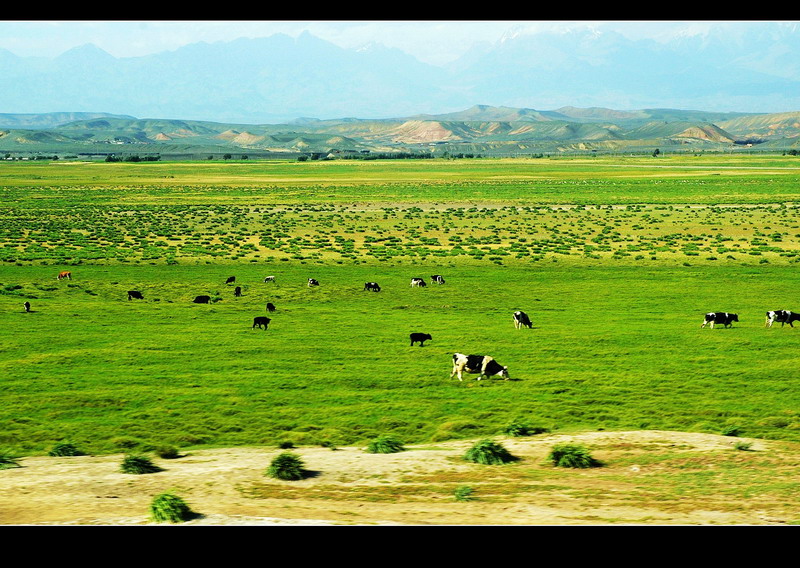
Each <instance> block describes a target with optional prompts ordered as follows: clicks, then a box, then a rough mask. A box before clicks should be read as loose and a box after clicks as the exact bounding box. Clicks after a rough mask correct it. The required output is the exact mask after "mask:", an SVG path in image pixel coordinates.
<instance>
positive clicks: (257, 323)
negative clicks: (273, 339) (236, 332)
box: [251, 316, 272, 331]
mask: <svg viewBox="0 0 800 568" xmlns="http://www.w3.org/2000/svg"><path fill="white" fill-rule="evenodd" d="M271 321H272V320H271V319H269V318H268V317H266V316H256V317H254V318H253V327H252V328H251V329H255V328H257V327H260V328H261V329H263V330H264V331H266V330H267V328H268V327H269V322H271Z"/></svg>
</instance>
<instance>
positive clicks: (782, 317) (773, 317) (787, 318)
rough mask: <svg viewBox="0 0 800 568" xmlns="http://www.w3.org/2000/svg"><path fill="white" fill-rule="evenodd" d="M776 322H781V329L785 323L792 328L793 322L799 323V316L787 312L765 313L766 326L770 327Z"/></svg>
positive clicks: (795, 313)
mask: <svg viewBox="0 0 800 568" xmlns="http://www.w3.org/2000/svg"><path fill="white" fill-rule="evenodd" d="M776 321H779V322H781V327H783V324H786V323H788V324H789V325H790V326H792V327H794V323H793V322H796V321H800V314H799V313H797V312H792V311H789V310H773V311H771V312H767V323H766V326H767V327H772V324H773V323H775V322H776Z"/></svg>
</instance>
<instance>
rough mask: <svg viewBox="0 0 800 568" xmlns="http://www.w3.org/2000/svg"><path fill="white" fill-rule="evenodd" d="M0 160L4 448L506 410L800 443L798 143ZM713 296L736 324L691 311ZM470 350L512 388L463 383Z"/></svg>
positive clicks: (501, 416) (511, 414)
mask: <svg viewBox="0 0 800 568" xmlns="http://www.w3.org/2000/svg"><path fill="white" fill-rule="evenodd" d="M0 172H2V177H0V179H2V180H3V183H2V187H0V192H2V195H3V202H2V206H0V218H2V225H0V226H1V227H2V234H0V325H2V327H3V329H5V330H8V331H10V332H8V331H7V333H5V334H3V335H2V336H0V337H1V338H0V370H1V371H2V374H1V375H0V376H2V380H0V393H2V395H1V396H2V402H3V404H2V406H0V448H9V449H10V450H13V451H15V452H17V453H20V454H23V455H30V454H41V453H46V452H47V450H49V448H51V447H52V446H53V444H55V443H56V442H57V441H59V440H70V441H72V442H75V443H76V444H78V445H80V446H81V447H83V448H85V449H86V450H87V451H92V452H96V453H102V452H114V451H119V450H122V449H130V448H139V449H148V448H152V447H155V446H159V445H164V444H174V445H178V446H180V447H191V446H196V445H201V444H203V445H213V446H228V445H245V444H247V445H250V444H268V445H274V444H276V443H278V442H280V441H283V440H288V441H292V442H294V443H296V444H321V443H324V442H331V443H334V444H363V443H365V442H366V441H368V440H370V439H372V438H374V437H376V436H378V435H380V434H393V435H395V436H397V437H399V438H400V439H402V440H403V441H405V442H406V443H421V442H427V441H438V440H446V439H454V438H472V437H478V436H486V435H493V434H496V433H498V432H501V431H503V430H504V428H505V427H506V426H507V425H508V424H510V423H511V422H513V421H515V420H524V421H528V422H530V423H531V424H533V425H538V426H542V427H546V428H549V429H551V430H554V431H555V430H561V431H570V430H577V429H607V430H621V429H670V430H682V431H700V432H712V433H722V432H723V431H724V430H726V429H727V428H731V427H738V428H739V429H740V431H741V433H742V435H745V436H753V437H764V438H772V439H786V440H795V441H796V440H800V417H798V412H800V394H798V389H797V388H796V387H795V385H794V384H793V380H794V378H795V375H796V372H795V367H796V362H797V358H796V357H794V352H795V346H796V342H797V340H798V336H797V335H796V334H797V333H800V331H798V330H797V329H793V328H789V327H788V326H786V327H785V328H781V327H780V326H777V327H773V328H772V329H765V328H764V312H765V311H766V310H771V309H790V310H791V309H800V307H797V306H800V304H796V303H795V302H800V299H799V298H798V294H797V291H798V289H800V288H799V286H800V275H798V271H797V267H796V262H797V259H798V258H799V257H798V256H797V252H798V248H800V247H799V245H800V218H799V217H798V208H797V203H796V201H797V197H798V187H800V185H798V181H800V161H798V160H797V159H796V158H791V157H784V156H771V157H769V156H751V157H739V156H736V157H727V156H686V157H682V158H665V159H662V158H659V159H657V160H656V159H650V160H646V159H643V158H628V159H625V158H615V159H613V160H612V159H610V158H599V157H598V158H593V159H574V160H546V159H545V160H460V161H436V162H422V161H414V162H413V163H404V162H402V161H398V162H363V163H341V162H318V163H309V162H306V163H289V162H287V163H256V162H253V163H231V164H220V163H215V164H205V163H196V164H187V163H178V164H171V163H147V164H50V165H48V164H42V163H31V164H19V163H14V164H0ZM562 205H563V207H562ZM60 270H71V271H72V272H73V275H74V280H72V281H68V280H62V281H57V280H56V279H55V276H56V274H57V273H58V272H59V271H60ZM436 273H441V274H443V275H444V277H445V278H446V280H447V283H446V284H445V285H443V286H435V285H429V286H428V287H427V288H425V289H416V288H411V287H410V286H409V281H410V279H411V277H415V276H420V277H424V278H425V279H426V280H428V281H430V275H431V274H436ZM273 274H274V275H275V276H276V277H277V281H276V283H274V284H269V283H264V282H263V278H264V277H265V276H267V275H273ZM228 276H236V279H237V284H238V285H240V286H242V288H243V296H242V297H240V298H236V297H234V294H233V286H232V285H226V284H225V279H226V278H227V277H228ZM309 277H314V278H317V279H318V280H319V281H320V283H321V285H320V287H319V288H308V287H307V286H306V280H307V278H309ZM366 281H377V282H379V283H380V285H381V286H382V288H383V290H382V291H381V292H380V293H372V292H366V291H364V290H363V285H364V282H366ZM133 289H135V290H140V291H142V292H143V293H144V296H145V299H144V300H143V301H136V300H134V301H128V300H127V295H126V292H127V290H133ZM199 294H208V295H211V296H212V297H214V298H215V299H216V300H217V301H215V302H214V303H212V304H209V305H197V304H193V303H192V299H193V298H194V297H195V296H196V295H199ZM26 300H27V301H29V302H30V303H31V306H32V312H31V313H25V312H24V311H23V308H22V303H23V302H25V301H26ZM268 301H271V302H273V303H274V304H275V305H276V306H277V308H278V309H277V311H276V312H275V313H274V314H270V317H272V319H273V321H272V324H271V325H270V329H269V330H268V331H262V330H259V329H251V325H252V320H253V317H254V316H261V315H267V314H266V311H265V307H264V306H265V304H266V302H268ZM517 309H522V310H524V311H526V312H528V314H530V316H531V318H532V320H533V325H534V327H533V329H530V330H528V329H524V330H516V329H514V326H513V324H512V318H511V314H512V312H513V311H514V310H517ZM707 311H730V312H737V313H738V314H739V316H740V322H739V323H738V324H734V327H732V328H730V329H722V328H716V329H713V330H711V329H700V324H701V323H702V319H703V314H704V313H705V312H707ZM415 331H421V332H427V333H430V334H431V335H432V336H433V340H432V341H431V342H429V343H427V344H426V345H425V347H422V348H420V347H418V346H414V347H411V346H410V345H409V341H408V334H409V333H411V332H415ZM455 351H459V352H464V353H481V354H487V355H492V356H494V357H495V358H496V359H498V360H499V361H500V362H501V363H502V364H503V365H508V367H509V370H510V372H511V377H512V379H513V380H510V381H499V380H490V381H480V382H478V381H475V380H474V377H473V376H469V378H468V379H466V378H465V380H464V382H462V383H459V381H458V380H457V379H455V378H453V379H450V377H449V375H450V371H451V361H450V357H451V355H452V353H453V352H455Z"/></svg>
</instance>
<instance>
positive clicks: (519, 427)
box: [505, 421, 550, 437]
mask: <svg viewBox="0 0 800 568" xmlns="http://www.w3.org/2000/svg"><path fill="white" fill-rule="evenodd" d="M549 431H550V430H549V429H548V428H543V427H541V426H531V425H530V424H529V423H527V422H521V421H514V422H512V423H511V424H509V425H508V426H506V429H505V433H506V434H507V435H509V436H516V437H519V436H533V435H534V434H543V433H544V432H549Z"/></svg>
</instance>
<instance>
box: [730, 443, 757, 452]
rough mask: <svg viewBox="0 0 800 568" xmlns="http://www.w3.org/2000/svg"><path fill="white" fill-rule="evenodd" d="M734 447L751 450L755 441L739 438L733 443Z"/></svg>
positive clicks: (745, 450) (746, 450)
mask: <svg viewBox="0 0 800 568" xmlns="http://www.w3.org/2000/svg"><path fill="white" fill-rule="evenodd" d="M733 448H734V449H735V450H741V451H743V452H749V451H750V450H751V449H753V442H745V441H743V440H739V441H737V442H736V443H735V444H734V445H733Z"/></svg>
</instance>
